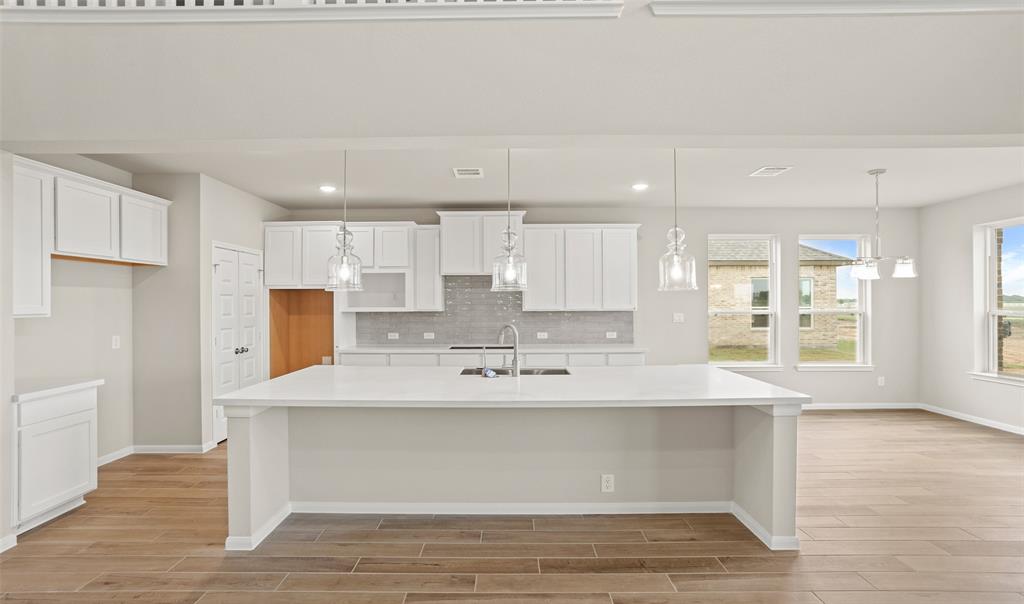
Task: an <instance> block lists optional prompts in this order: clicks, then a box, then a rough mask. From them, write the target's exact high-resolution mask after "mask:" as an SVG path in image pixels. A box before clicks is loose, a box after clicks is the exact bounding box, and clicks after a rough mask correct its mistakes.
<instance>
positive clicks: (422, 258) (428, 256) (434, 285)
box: [413, 226, 444, 311]
mask: <svg viewBox="0 0 1024 604" xmlns="http://www.w3.org/2000/svg"><path fill="white" fill-rule="evenodd" d="M413 237H414V250H413V251H414V254H413V257H414V258H415V267H414V270H413V274H414V276H415V279H414V281H415V283H414V286H413V293H414V295H415V298H416V300H415V302H414V304H413V306H414V308H415V310H421V311H422V310H426V311H442V310H444V280H443V279H442V277H441V229H440V228H439V227H430V226H426V227H417V228H416V229H414V230H413Z"/></svg>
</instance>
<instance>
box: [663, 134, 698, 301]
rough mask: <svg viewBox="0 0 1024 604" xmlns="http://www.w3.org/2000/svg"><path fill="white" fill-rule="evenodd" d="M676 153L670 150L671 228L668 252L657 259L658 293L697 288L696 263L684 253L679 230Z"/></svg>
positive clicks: (684, 237)
mask: <svg viewBox="0 0 1024 604" xmlns="http://www.w3.org/2000/svg"><path fill="white" fill-rule="evenodd" d="M677 153H678V152H677V151H676V149H672V208H673V226H672V228H671V229H669V230H668V235H667V237H668V251H667V252H665V254H664V255H663V256H662V257H661V258H659V259H658V291H662V292H674V291H695V290H697V289H699V288H698V287H697V261H696V260H694V258H693V256H692V255H690V254H687V253H686V244H684V243H683V240H684V239H686V233H685V232H683V230H682V229H681V228H679V173H678V172H679V168H678V166H679V164H678V161H677Z"/></svg>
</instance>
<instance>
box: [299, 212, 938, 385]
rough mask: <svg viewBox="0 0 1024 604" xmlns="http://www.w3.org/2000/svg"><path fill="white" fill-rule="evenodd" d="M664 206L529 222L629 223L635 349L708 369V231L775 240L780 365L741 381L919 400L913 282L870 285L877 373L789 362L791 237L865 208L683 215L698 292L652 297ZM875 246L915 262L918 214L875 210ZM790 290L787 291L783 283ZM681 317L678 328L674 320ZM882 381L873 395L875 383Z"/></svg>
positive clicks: (860, 222) (857, 225) (833, 230)
mask: <svg viewBox="0 0 1024 604" xmlns="http://www.w3.org/2000/svg"><path fill="white" fill-rule="evenodd" d="M338 217H339V213H338V212H336V211H296V212H293V213H292V214H291V215H290V219H293V220H320V219H337V218H338ZM349 218H350V219H351V220H398V219H404V220H415V221H416V222H418V223H422V224H431V223H435V224H436V223H437V222H438V218H437V214H435V213H434V211H433V210H410V209H393V210H392V209H389V210H355V211H351V210H350V212H349ZM671 221H672V210H671V208H535V209H529V210H527V213H526V222H527V223H544V222H548V223H557V222H627V223H640V224H641V225H642V226H641V227H640V231H639V237H640V241H639V279H638V286H639V304H638V309H637V312H636V316H635V327H634V334H635V342H636V344H637V345H639V346H645V347H647V348H649V349H650V352H649V354H648V362H650V363H654V364H664V363H703V362H706V361H707V284H706V278H707V271H706V268H705V267H706V264H707V245H706V238H707V235H708V234H709V233H719V234H741V233H757V234H776V235H779V237H780V240H781V243H782V259H781V260H782V266H781V279H782V283H783V292H782V297H781V298H780V300H781V301H782V304H783V305H785V308H787V309H788V311H787V312H784V313H783V316H782V317H781V320H780V334H781V342H780V344H781V360H782V364H783V368H782V370H781V371H778V372H757V373H750V374H749V375H751V376H753V377H756V378H758V379H762V380H765V381H768V382H772V383H775V384H779V385H782V386H785V387H788V388H792V389H794V390H799V391H802V392H806V393H807V394H810V395H811V396H813V397H814V400H815V402H819V403H890V402H917V400H918V397H917V395H918V392H917V384H918V380H917V372H918V364H917V360H916V359H917V353H918V344H917V342H918V320H917V317H918V313H917V304H918V285H917V281H916V280H894V279H882V280H881V281H880V282H878V283H877V284H876V285H875V289H874V294H873V299H874V308H873V313H872V318H873V329H872V336H873V341H874V359H873V361H874V365H875V370H874V371H870V372H841V371H837V372H814V373H811V372H798V371H796V370H795V368H794V366H795V364H796V361H797V352H798V331H797V312H796V308H797V304H798V299H797V297H798V289H797V285H796V284H797V280H796V279H797V274H796V253H797V239H798V236H799V235H801V234H819V235H820V234H846V233H849V234H869V233H871V232H872V230H873V224H874V219H873V215H872V212H871V211H870V210H869V209H866V208H865V209H830V210H813V209H806V208H801V209H791V208H773V209H748V208H696V209H693V208H683V209H681V210H680V226H681V227H682V228H684V229H685V230H686V232H687V240H688V242H690V247H689V250H690V251H691V252H692V253H693V254H694V256H695V257H696V259H697V266H698V267H699V268H700V277H701V291H699V292H658V291H657V279H658V276H657V261H658V257H659V256H661V255H662V254H663V253H665V243H666V239H665V234H666V232H667V230H668V228H669V227H670V226H671ZM882 228H883V230H882V238H883V240H884V241H885V246H886V250H887V253H890V254H906V255H911V256H916V255H917V254H918V243H917V212H916V210H907V209H894V210H883V216H882ZM787 284H788V285H787ZM676 312H682V313H684V314H685V316H686V322H685V323H682V324H679V323H673V322H672V314H673V313H676ZM879 376H885V378H886V385H885V386H884V387H879V386H878V385H877V378H878V377H879Z"/></svg>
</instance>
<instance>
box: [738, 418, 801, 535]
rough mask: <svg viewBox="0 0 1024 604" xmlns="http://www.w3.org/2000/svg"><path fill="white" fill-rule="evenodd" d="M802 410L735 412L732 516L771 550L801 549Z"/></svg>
mask: <svg viewBox="0 0 1024 604" xmlns="http://www.w3.org/2000/svg"><path fill="white" fill-rule="evenodd" d="M800 410H801V406H800V405H774V406H749V407H736V408H734V410H733V447H734V449H733V451H734V458H733V463H734V468H733V514H734V515H735V516H736V517H737V518H738V519H739V520H740V521H741V522H743V524H745V525H747V528H749V529H750V530H751V532H753V533H754V534H755V535H757V536H758V538H760V539H761V540H762V541H764V543H765V545H767V546H768V547H769V548H771V549H773V550H795V549H800V540H799V539H798V538H797V536H796V463H797V458H796V455H797V450H796V447H797V420H798V419H799V416H800Z"/></svg>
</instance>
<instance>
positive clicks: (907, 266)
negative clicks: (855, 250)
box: [850, 168, 917, 281]
mask: <svg viewBox="0 0 1024 604" xmlns="http://www.w3.org/2000/svg"><path fill="white" fill-rule="evenodd" d="M885 172H886V170H885V169H884V168H875V169H874V170H868V175H869V176H873V177H874V178H875V236H874V238H873V239H872V242H871V243H872V249H871V253H872V254H873V255H871V256H858V257H857V259H856V260H855V261H854V262H853V265H852V267H851V269H850V274H851V275H852V276H853V277H854V278H856V279H860V280H861V281H875V280H877V279H880V278H881V274H880V265H881V263H882V261H883V260H895V265H894V266H893V271H892V276H893V278H894V279H913V278H914V277H917V265H916V263H915V262H914V259H913V258H911V257H910V256H899V257H896V258H887V257H885V256H883V255H882V238H881V236H880V234H879V233H880V230H879V224H880V222H879V211H878V205H879V204H878V199H879V195H878V190H879V183H878V180H879V177H880V176H881V175H882V174H885Z"/></svg>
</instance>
